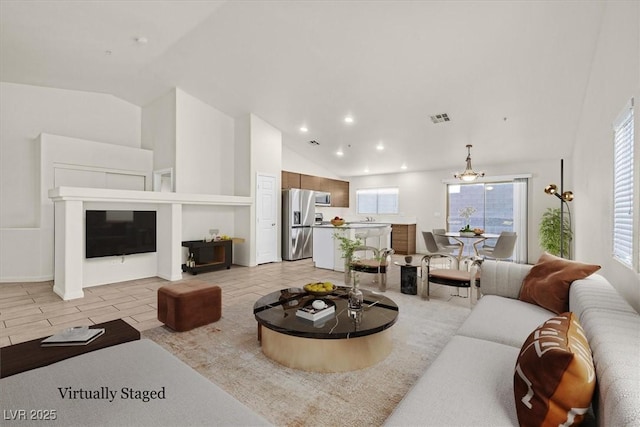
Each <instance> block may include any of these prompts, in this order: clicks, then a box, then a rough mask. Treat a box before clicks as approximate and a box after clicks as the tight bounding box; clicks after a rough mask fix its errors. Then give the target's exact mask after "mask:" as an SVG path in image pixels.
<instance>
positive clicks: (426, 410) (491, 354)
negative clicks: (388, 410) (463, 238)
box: [386, 261, 640, 427]
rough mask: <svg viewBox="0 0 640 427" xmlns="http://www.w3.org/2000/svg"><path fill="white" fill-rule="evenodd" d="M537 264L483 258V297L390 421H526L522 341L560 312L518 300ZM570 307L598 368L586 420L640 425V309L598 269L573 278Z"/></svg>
mask: <svg viewBox="0 0 640 427" xmlns="http://www.w3.org/2000/svg"><path fill="white" fill-rule="evenodd" d="M531 268H532V266H531V265H523V264H515V263H509V262H496V261H485V262H484V263H483V265H482V273H481V274H482V275H481V289H482V294H483V297H482V298H481V299H480V300H479V301H478V303H477V304H476V306H475V307H474V308H473V310H472V312H471V314H470V315H469V317H468V318H467V319H466V321H465V322H464V324H463V325H462V326H461V327H460V329H459V330H458V331H457V333H456V335H455V336H454V337H453V338H452V339H451V341H450V342H449V343H448V344H447V345H446V346H445V348H444V349H443V351H442V353H441V354H440V355H439V356H438V357H437V358H436V360H435V361H434V362H433V363H432V364H431V366H430V367H429V369H428V370H427V371H426V372H425V373H424V375H423V376H422V377H421V378H420V379H419V380H418V382H417V383H416V384H415V386H414V387H413V388H412V389H411V390H410V391H409V393H408V394H407V395H406V396H405V397H404V399H403V400H402V401H401V402H400V404H399V405H398V406H397V407H396V409H395V410H394V412H393V413H392V414H391V416H390V417H389V418H388V419H387V421H386V425H389V426H417V425H425V426H426V425H428V426H517V425H518V418H517V414H516V405H515V398H514V386H513V383H514V368H515V364H516V360H517V358H518V355H519V352H520V348H521V347H522V345H523V343H524V341H525V340H526V339H527V337H528V336H529V334H530V333H531V332H532V331H533V330H534V329H535V328H536V327H537V326H539V325H540V324H542V323H543V322H545V321H546V320H548V319H549V318H550V317H553V316H554V315H555V314H554V313H552V312H550V311H547V310H546V309H544V308H541V307H538V306H537V305H533V304H529V303H526V302H522V301H519V300H518V295H519V292H520V287H521V285H522V281H523V279H524V278H525V276H526V275H527V273H528V272H529V270H530V269H531ZM569 308H570V311H572V312H573V313H574V314H575V315H576V316H577V318H578V319H579V322H580V323H581V325H582V327H583V328H584V331H585V335H586V337H587V339H588V341H589V345H590V347H591V350H592V353H593V362H594V365H595V370H596V382H597V383H596V390H595V393H594V398H593V401H592V412H593V414H590V415H589V416H588V417H587V418H585V424H591V425H598V426H611V427H614V426H615V427H624V426H629V427H630V426H639V425H640V315H638V313H637V312H636V311H635V310H634V309H633V308H632V307H631V306H630V305H629V304H628V303H627V302H626V301H624V300H623V299H622V298H621V297H620V296H619V295H618V293H617V292H616V291H615V289H614V288H613V287H612V286H611V284H610V283H609V282H608V281H607V280H606V279H604V278H603V277H602V276H600V275H598V274H592V275H591V276H589V277H587V278H585V279H582V280H576V281H574V282H573V283H572V285H571V287H570V290H569ZM594 417H595V419H594Z"/></svg>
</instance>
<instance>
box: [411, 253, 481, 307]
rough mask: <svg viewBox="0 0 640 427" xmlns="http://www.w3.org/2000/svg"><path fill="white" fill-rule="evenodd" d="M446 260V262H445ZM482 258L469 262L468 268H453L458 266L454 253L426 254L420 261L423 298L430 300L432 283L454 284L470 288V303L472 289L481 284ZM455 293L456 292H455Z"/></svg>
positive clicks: (458, 286) (470, 302)
mask: <svg viewBox="0 0 640 427" xmlns="http://www.w3.org/2000/svg"><path fill="white" fill-rule="evenodd" d="M443 261H444V263H443ZM481 263H482V260H479V259H478V260H473V261H472V262H471V263H470V264H469V268H468V270H458V269H457V268H452V267H453V266H454V265H455V266H457V265H458V264H457V259H456V258H455V257H454V256H452V255H445V254H433V255H425V256H423V257H422V260H421V261H420V266H421V267H422V283H421V285H422V290H421V292H420V294H421V296H422V298H423V299H426V300H429V297H430V284H431V283H437V284H439V285H445V286H454V287H456V288H467V289H469V295H468V297H469V305H471V304H472V301H471V291H472V289H473V287H474V286H475V287H476V289H477V290H478V289H479V286H480V265H481ZM454 295H455V294H454Z"/></svg>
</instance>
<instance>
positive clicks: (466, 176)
mask: <svg viewBox="0 0 640 427" xmlns="http://www.w3.org/2000/svg"><path fill="white" fill-rule="evenodd" d="M471 147H473V145H471V144H467V160H466V162H467V167H466V168H465V170H464V172H462V173H459V172H456V173H455V174H454V175H453V176H454V177H455V178H458V179H459V180H461V181H464V182H471V181H475V180H476V179H477V178H481V177H483V176H484V172H474V171H473V168H472V167H471Z"/></svg>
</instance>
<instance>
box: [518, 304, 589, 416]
mask: <svg viewBox="0 0 640 427" xmlns="http://www.w3.org/2000/svg"><path fill="white" fill-rule="evenodd" d="M595 384H596V372H595V368H594V366H593V360H592V358H591V348H590V347H589V343H588V341H587V338H586V337H585V335H584V331H583V330H582V327H581V326H580V324H579V323H578V320H577V319H576V317H575V315H574V314H573V313H562V314H561V315H559V316H556V317H552V318H551V319H549V320H547V321H546V322H545V323H543V324H542V325H540V326H538V327H537V328H536V330H534V331H533V332H532V333H531V335H529V337H528V338H527V340H526V341H525V343H524V344H523V346H522V349H521V350H520V355H519V356H518V361H517V362H516V368H515V373H514V375H513V390H514V393H515V401H516V411H517V414H518V421H519V422H520V426H571V425H578V424H580V422H582V420H583V418H584V414H585V413H586V412H587V411H588V409H589V405H590V404H591V398H592V396H593V391H594V389H595Z"/></svg>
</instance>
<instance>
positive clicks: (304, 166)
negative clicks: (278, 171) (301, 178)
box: [282, 146, 342, 179]
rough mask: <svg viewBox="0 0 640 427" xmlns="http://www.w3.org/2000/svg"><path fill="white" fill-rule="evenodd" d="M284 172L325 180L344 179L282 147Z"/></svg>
mask: <svg viewBox="0 0 640 427" xmlns="http://www.w3.org/2000/svg"><path fill="white" fill-rule="evenodd" d="M282 170H285V171H289V172H297V173H303V174H305V175H314V176H322V177H325V178H333V179H342V178H341V177H339V176H338V175H336V174H335V173H333V172H331V171H330V170H327V169H325V168H323V167H321V166H318V165H317V164H315V163H313V161H311V160H309V159H308V158H306V157H304V156H301V155H300V154H298V153H296V152H295V151H292V150H291V149H290V148H288V147H286V146H283V147H282Z"/></svg>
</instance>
